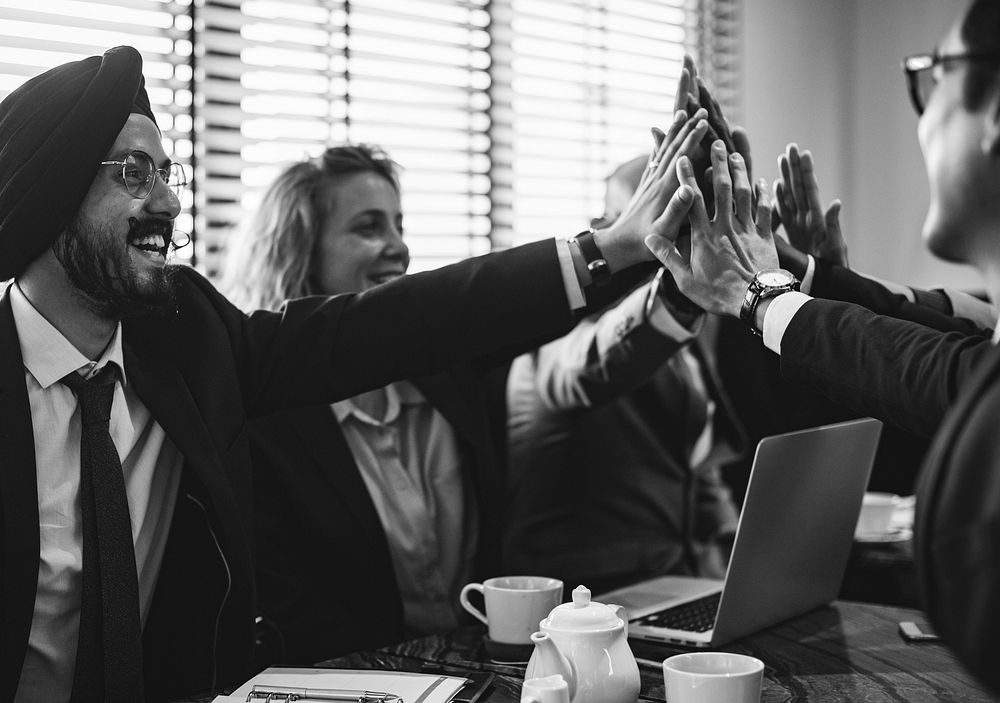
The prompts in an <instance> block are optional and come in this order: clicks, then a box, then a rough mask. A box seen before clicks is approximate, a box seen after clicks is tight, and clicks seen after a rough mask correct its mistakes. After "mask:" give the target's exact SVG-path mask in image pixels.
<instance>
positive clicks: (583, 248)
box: [574, 228, 611, 286]
mask: <svg viewBox="0 0 1000 703" xmlns="http://www.w3.org/2000/svg"><path fill="white" fill-rule="evenodd" d="M594 234H595V232H594V229H593V228H590V229H586V230H584V231H583V232H580V234H578V235H576V237H574V239H575V240H576V243H577V244H578V245H579V246H580V253H581V254H583V260H584V261H586V262H587V270H588V271H590V280H591V282H592V283H593V284H594V285H595V286H603V285H605V284H607V283H608V282H609V281H610V280H611V269H610V268H609V267H608V261H607V259H605V258H604V254H602V253H601V250H600V249H599V248H598V246H597V242H595V241H594Z"/></svg>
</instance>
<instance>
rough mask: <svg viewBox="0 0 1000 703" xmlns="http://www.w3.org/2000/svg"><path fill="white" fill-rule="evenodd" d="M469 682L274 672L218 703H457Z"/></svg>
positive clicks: (349, 672)
mask: <svg viewBox="0 0 1000 703" xmlns="http://www.w3.org/2000/svg"><path fill="white" fill-rule="evenodd" d="M468 682H469V679H468V678H467V677H466V676H465V675H464V674H460V675H449V674H425V673H420V674H417V673H412V672H406V671H382V670H374V669H319V668H307V667H272V668H270V669H265V670H264V671H262V672H261V673H259V674H257V675H256V676H254V677H253V678H252V679H250V680H249V681H247V682H246V683H244V684H243V685H242V686H240V687H239V688H238V689H236V690H235V691H233V692H232V693H231V694H229V695H224V696H219V697H217V698H216V699H215V701H214V702H213V703H255V702H260V703H264V702H265V701H266V702H267V703H292V702H293V701H302V702H303V703H305V702H307V701H308V702H310V703H311V702H312V701H316V702H317V703H319V702H321V701H345V702H351V701H353V702H355V703H416V702H417V701H421V702H423V703H451V702H452V701H455V700H456V698H455V697H454V696H455V695H456V694H457V693H458V692H459V691H461V690H463V689H465V688H466V685H467V684H468ZM469 690H470V691H473V690H474V689H469ZM476 697H477V698H478V695H477V696H476ZM457 700H462V699H457ZM472 700H475V698H473V699H472Z"/></svg>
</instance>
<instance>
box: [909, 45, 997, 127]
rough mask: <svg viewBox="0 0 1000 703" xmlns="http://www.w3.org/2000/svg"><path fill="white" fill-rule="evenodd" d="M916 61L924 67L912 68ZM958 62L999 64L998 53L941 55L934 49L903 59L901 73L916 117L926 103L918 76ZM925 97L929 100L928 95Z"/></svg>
mask: <svg viewBox="0 0 1000 703" xmlns="http://www.w3.org/2000/svg"><path fill="white" fill-rule="evenodd" d="M918 61H923V62H924V65H921V66H917V67H914V66H913V65H912V64H913V63H915V62H918ZM959 61H970V62H971V61H982V62H988V61H993V62H996V63H997V64H1000V52H991V51H963V52H960V53H957V54H942V53H940V52H938V51H937V49H935V50H934V51H933V52H931V53H929V54H913V55H912V56H907V57H906V58H904V59H903V61H902V68H903V73H904V74H905V75H906V86H907V89H908V92H909V94H910V103H911V104H912V105H913V109H914V110H916V111H917V115H922V114H924V110H925V109H927V105H926V103H925V102H924V100H923V98H922V97H921V96H920V74H921V73H923V72H925V71H933V70H934V69H935V68H937V67H938V66H947V64H949V63H958V62H959ZM934 85H935V86H936V85H937V81H936V80H935V81H934ZM927 97H928V98H930V94H928V96H927Z"/></svg>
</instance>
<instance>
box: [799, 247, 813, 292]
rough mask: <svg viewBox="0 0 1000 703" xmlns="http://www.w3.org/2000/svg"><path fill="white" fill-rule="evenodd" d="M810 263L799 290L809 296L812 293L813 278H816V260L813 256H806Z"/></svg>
mask: <svg viewBox="0 0 1000 703" xmlns="http://www.w3.org/2000/svg"><path fill="white" fill-rule="evenodd" d="M806 258H807V259H808V262H807V263H806V272H805V274H804V275H803V276H802V282H801V283H800V284H799V290H800V291H802V292H803V293H805V294H806V295H808V294H809V293H812V287H813V278H815V276H816V259H814V258H813V255H812V254H806Z"/></svg>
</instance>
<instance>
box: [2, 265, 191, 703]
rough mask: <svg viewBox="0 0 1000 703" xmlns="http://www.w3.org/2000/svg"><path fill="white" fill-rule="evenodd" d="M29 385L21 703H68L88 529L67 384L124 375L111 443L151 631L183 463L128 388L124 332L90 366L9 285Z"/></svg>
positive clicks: (76, 417) (76, 422)
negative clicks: (31, 478) (30, 564)
mask: <svg viewBox="0 0 1000 703" xmlns="http://www.w3.org/2000/svg"><path fill="white" fill-rule="evenodd" d="M10 302H11V309H12V311H13V315H14V325H15V327H16V328H17V335H18V340H19V342H20V347H21V356H22V358H23V360H24V380H25V385H26V386H27V389H28V402H29V405H30V407H31V425H32V434H33V438H34V447H35V475H36V480H37V488H38V516H39V542H40V550H39V566H38V590H37V591H36V594H35V609H34V613H33V615H32V618H31V633H30V635H29V637H28V649H27V653H26V656H25V660H24V665H23V666H22V669H21V678H20V681H19V683H18V688H17V693H16V694H15V695H14V700H15V702H16V703H61V702H63V701H68V700H69V696H70V691H71V688H72V685H73V673H74V668H75V662H76V646H77V638H78V636H79V627H80V599H81V586H82V565H83V550H82V546H83V532H82V530H83V528H82V524H81V507H80V414H79V412H77V402H76V397H75V396H74V395H73V392H72V391H71V390H70V389H69V388H68V387H66V386H65V385H63V384H62V383H60V382H59V379H61V378H62V377H63V376H65V375H66V374H68V373H72V372H74V371H79V372H81V375H83V376H84V377H85V378H89V377H91V376H93V375H95V374H96V373H98V372H99V371H101V370H102V369H103V368H104V367H105V366H106V365H108V364H113V365H115V366H117V367H118V369H119V382H118V383H117V384H116V385H115V394H114V399H113V402H112V407H111V422H110V431H111V437H112V439H113V441H114V443H115V447H116V448H117V449H118V457H119V459H121V462H122V472H123V474H124V478H125V490H126V494H127V497H128V504H129V512H130V514H131V520H132V539H133V542H134V544H135V561H136V569H137V570H138V579H139V606H140V614H141V617H142V622H143V623H145V620H146V615H147V612H148V610H149V603H150V600H151V599H152V595H153V589H154V587H155V585H156V577H157V574H158V573H159V569H160V562H161V561H162V558H163V550H164V546H165V545H166V538H167V533H168V532H169V530H170V520H171V518H172V516H173V511H174V504H175V502H176V500H177V490H178V486H179V485H180V476H181V464H182V460H183V459H182V457H181V455H180V452H178V451H177V449H176V447H175V446H174V445H173V443H172V442H171V441H170V440H169V439H167V437H166V435H165V434H164V432H163V429H162V428H161V427H160V426H159V424H157V422H156V421H155V420H154V419H153V418H152V417H151V416H150V414H149V411H148V410H147V409H146V407H145V406H144V405H143V404H142V401H140V400H139V398H138V397H137V396H136V395H135V393H134V392H133V391H132V389H131V388H130V387H129V385H128V382H127V375H126V370H125V364H124V360H123V356H122V340H121V325H119V326H118V329H117V330H116V331H115V334H114V337H113V338H112V340H111V342H110V343H109V344H108V346H107V348H106V349H105V350H104V352H103V353H102V354H101V356H100V358H99V359H97V360H96V361H91V360H89V359H87V358H86V357H85V356H83V354H81V353H80V352H79V351H78V350H77V349H76V348H75V347H74V346H73V345H72V344H70V342H69V341H68V340H67V339H66V338H65V337H64V336H63V335H62V334H61V333H60V332H59V331H58V330H57V329H56V328H55V327H53V326H52V324H50V323H49V322H48V320H46V319H45V318H44V317H43V316H42V315H41V314H40V313H39V312H38V311H37V310H36V309H35V308H34V306H32V304H31V303H30V302H29V301H28V299H27V298H26V297H25V296H24V294H23V293H22V292H21V290H20V288H19V287H18V286H17V284H16V283H15V284H14V285H12V286H11V287H10Z"/></svg>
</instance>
